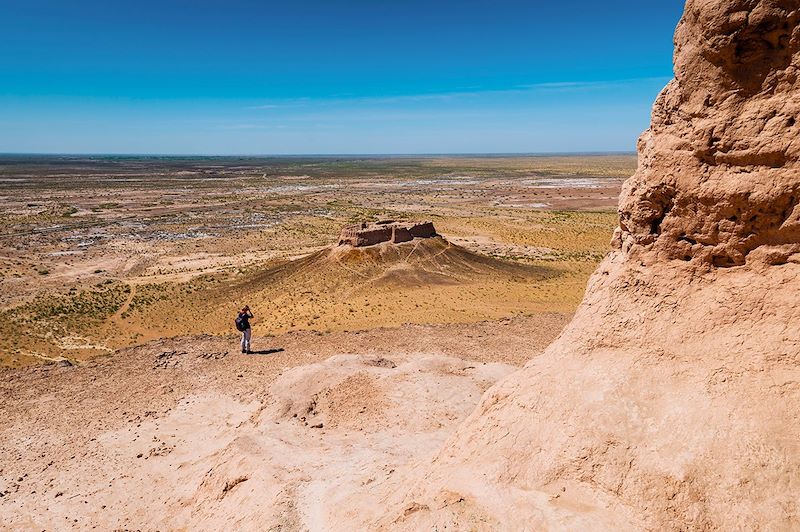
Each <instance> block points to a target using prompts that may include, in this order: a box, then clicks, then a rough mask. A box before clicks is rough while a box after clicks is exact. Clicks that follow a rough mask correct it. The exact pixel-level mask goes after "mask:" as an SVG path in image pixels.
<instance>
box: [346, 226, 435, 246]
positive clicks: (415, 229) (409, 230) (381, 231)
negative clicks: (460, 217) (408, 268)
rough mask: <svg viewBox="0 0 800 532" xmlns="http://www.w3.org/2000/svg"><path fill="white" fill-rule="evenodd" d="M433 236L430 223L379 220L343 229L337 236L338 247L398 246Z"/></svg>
mask: <svg viewBox="0 0 800 532" xmlns="http://www.w3.org/2000/svg"><path fill="white" fill-rule="evenodd" d="M435 236H437V235H436V229H434V227H433V223H432V222H396V221H394V220H380V221H377V222H373V223H370V222H362V223H360V224H357V225H351V226H348V227H345V228H344V229H342V233H341V235H340V236H339V245H340V246H353V247H367V246H374V245H376V244H382V243H384V242H392V243H393V244H399V243H402V242H410V241H411V240H413V239H415V238H433V237H435Z"/></svg>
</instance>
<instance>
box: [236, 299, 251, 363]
mask: <svg viewBox="0 0 800 532" xmlns="http://www.w3.org/2000/svg"><path fill="white" fill-rule="evenodd" d="M252 317H253V313H252V312H251V311H250V307H248V306H247V305H245V307H244V308H243V309H242V311H241V312H239V316H238V317H237V318H236V328H237V329H238V330H239V331H241V333H242V353H248V354H249V353H250V334H251V333H252V329H251V328H250V318H252Z"/></svg>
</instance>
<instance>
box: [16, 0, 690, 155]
mask: <svg viewBox="0 0 800 532" xmlns="http://www.w3.org/2000/svg"><path fill="white" fill-rule="evenodd" d="M682 9H683V1H682V0H657V1H652V2H645V1H642V0H603V1H598V0H571V1H570V0H566V1H561V2H557V1H547V2H544V1H540V0H458V1H456V0H452V1H451V0H439V1H437V0H403V1H392V2H389V1H383V0H370V1H367V0H348V1H343V0H283V1H272V0H260V1H259V0H249V1H248V0H226V1H223V0H215V1H211V0H160V1H153V0H136V1H127V2H114V1H108V0H104V1H100V0H71V1H69V0H60V1H55V0H24V1H23V0H0V152H33V153H159V154H223V155H224V154H325V153H359V154H366V153H384V154H388V153H512V152H517V153H519V152H523V153H531V152H585V151H633V150H634V149H635V141H636V137H637V136H638V135H639V133H641V131H642V130H644V129H645V128H646V127H647V124H648V121H649V114H650V108H651V106H652V102H653V100H654V99H655V97H656V95H657V94H658V92H659V90H660V89H661V88H662V87H663V86H664V84H665V83H666V82H667V81H668V80H669V78H670V77H671V75H672V34H673V31H674V28H675V25H676V23H677V21H678V19H679V18H680V14H681V11H682Z"/></svg>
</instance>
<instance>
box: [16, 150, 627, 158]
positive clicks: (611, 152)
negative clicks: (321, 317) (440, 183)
mask: <svg viewBox="0 0 800 532" xmlns="http://www.w3.org/2000/svg"><path fill="white" fill-rule="evenodd" d="M636 153H637V152H636V150H598V151H592V150H589V151H554V152H420V153H400V152H398V153H379V152H365V153H357V152H353V153H231V154H214V153H144V152H142V153H124V152H0V157H15V156H17V157H18V156H23V157H218V158H223V157H263V158H275V157H443V156H449V157H469V156H473V157H547V156H558V155H560V156H580V155H636Z"/></svg>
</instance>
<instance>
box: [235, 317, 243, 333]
mask: <svg viewBox="0 0 800 532" xmlns="http://www.w3.org/2000/svg"><path fill="white" fill-rule="evenodd" d="M234 323H236V330H237V331H239V332H243V331H244V318H242V317H241V316H236V321H235V322H234Z"/></svg>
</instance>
